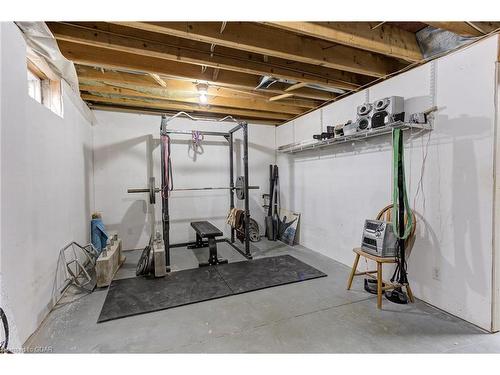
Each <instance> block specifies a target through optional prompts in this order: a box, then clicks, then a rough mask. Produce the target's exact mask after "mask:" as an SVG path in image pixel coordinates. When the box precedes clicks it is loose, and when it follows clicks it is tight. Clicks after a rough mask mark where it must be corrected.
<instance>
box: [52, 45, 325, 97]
mask: <svg viewBox="0 0 500 375" xmlns="http://www.w3.org/2000/svg"><path fill="white" fill-rule="evenodd" d="M58 45H59V49H60V50H61V53H62V54H63V55H64V56H65V57H66V58H68V59H69V60H71V61H73V62H75V63H78V64H81V65H87V66H96V67H103V68H108V69H127V70H132V71H139V72H145V73H156V74H160V75H166V76H171V77H181V78H188V79H191V80H197V81H206V82H213V81H212V70H213V69H212V68H208V69H205V70H204V71H203V70H202V69H201V68H200V67H199V66H196V65H192V64H185V63H180V62H174V61H168V60H162V59H157V58H154V57H147V56H140V55H136V54H131V53H124V52H120V53H117V52H116V51H112V50H109V49H106V48H99V47H91V46H85V45H82V44H78V43H72V42H66V41H62V40H61V41H58ZM213 83H215V84H217V85H223V86H229V87H238V88H243V89H246V90H254V89H255V87H257V85H258V84H259V77H258V76H254V75H250V74H245V73H239V72H233V71H227V70H223V71H221V72H219V74H218V77H217V81H216V82H213ZM287 87H288V85H285V84H281V83H276V84H274V85H273V89H271V90H266V91H268V92H272V93H275V94H282V93H284V90H285V89H286V88H287ZM294 94H295V95H296V96H299V97H304V98H309V99H317V100H331V99H333V98H335V94H333V93H329V92H326V91H320V90H314V89H310V88H302V89H299V90H296V91H295V92H294Z"/></svg>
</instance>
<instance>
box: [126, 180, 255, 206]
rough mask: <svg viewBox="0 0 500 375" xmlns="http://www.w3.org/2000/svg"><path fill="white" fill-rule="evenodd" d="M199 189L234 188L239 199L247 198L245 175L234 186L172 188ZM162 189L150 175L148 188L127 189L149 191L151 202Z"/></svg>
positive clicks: (253, 188) (134, 191)
mask: <svg viewBox="0 0 500 375" xmlns="http://www.w3.org/2000/svg"><path fill="white" fill-rule="evenodd" d="M259 188H260V187H259V186H249V187H248V189H249V190H255V189H259ZM197 190H234V191H235V192H236V197H237V198H238V199H245V176H238V177H237V178H236V184H235V186H233V187H226V186H221V187H210V186H209V187H193V188H177V189H172V190H171V191H197ZM160 191H161V189H160V188H157V187H155V178H154V177H150V179H149V184H148V187H147V188H129V189H127V193H129V194H136V193H149V202H150V203H151V204H155V202H156V196H155V194H156V193H159V192H160Z"/></svg>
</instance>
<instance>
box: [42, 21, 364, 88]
mask: <svg viewBox="0 0 500 375" xmlns="http://www.w3.org/2000/svg"><path fill="white" fill-rule="evenodd" d="M48 25H49V27H50V29H51V31H52V33H53V34H54V36H55V37H56V39H58V40H63V41H68V42H73V43H79V44H84V45H89V46H97V47H101V48H107V49H111V50H115V51H120V52H128V53H135V54H139V55H143V56H149V57H155V58H160V59H166V60H172V61H180V62H185V63H189V64H195V65H200V66H207V67H212V68H218V69H225V70H232V71H235V72H241V73H248V74H254V75H259V76H261V75H268V76H274V77H278V78H283V79H287V80H291V81H301V82H306V83H313V84H318V85H323V86H325V87H333V88H339V89H343V90H355V89H357V88H358V87H359V86H360V85H362V84H364V83H366V82H367V80H366V79H363V78H364V77H359V76H356V75H355V74H353V73H348V72H342V71H339V70H335V69H330V68H325V67H321V66H314V65H310V64H303V63H298V62H290V61H285V60H283V59H278V58H273V59H272V60H269V59H268V61H267V62H265V61H264V60H263V59H262V57H261V56H260V55H255V54H252V53H249V52H242V51H238V50H231V51H230V52H229V51H228V48H225V51H223V53H220V52H218V51H212V50H211V49H210V45H208V44H205V43H199V42H194V44H195V45H193V42H191V41H188V40H185V39H181V38H178V37H170V36H165V35H163V34H154V33H151V32H144V31H141V30H138V29H135V28H130V27H123V26H119V25H118V26H117V25H112V24H104V23H84V24H67V23H64V24H63V23H52V22H49V23H48ZM141 32H142V34H141ZM144 34H145V35H144ZM155 35H156V36H155ZM220 48H224V47H220ZM220 48H219V49H220Z"/></svg>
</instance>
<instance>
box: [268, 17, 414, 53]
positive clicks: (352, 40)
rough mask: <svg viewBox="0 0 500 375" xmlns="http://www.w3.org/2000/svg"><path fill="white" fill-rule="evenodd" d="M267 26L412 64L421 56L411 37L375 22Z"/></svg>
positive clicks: (289, 23)
mask: <svg viewBox="0 0 500 375" xmlns="http://www.w3.org/2000/svg"><path fill="white" fill-rule="evenodd" d="M264 23H265V24H267V25H270V26H273V27H276V28H280V29H282V30H287V31H291V32H294V33H298V34H303V35H308V36H311V37H314V38H319V39H323V40H328V41H330V42H334V43H339V44H343V45H346V46H351V47H356V48H360V49H363V50H366V51H371V52H376V53H380V54H383V55H386V56H391V57H397V58H400V59H404V60H407V61H411V62H415V61H419V60H421V59H422V52H421V51H420V48H419V46H418V43H417V39H416V38H415V34H414V33H410V32H408V31H405V30H403V29H400V28H398V27H395V26H391V25H388V24H383V25H380V26H379V27H377V28H373V27H374V26H375V25H376V23H375V22H372V23H370V22H264Z"/></svg>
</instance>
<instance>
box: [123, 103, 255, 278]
mask: <svg viewBox="0 0 500 375" xmlns="http://www.w3.org/2000/svg"><path fill="white" fill-rule="evenodd" d="M179 116H186V117H188V118H190V119H191V120H194V121H206V120H207V119H204V118H196V117H193V116H191V115H189V114H188V113H186V112H178V113H176V114H175V115H173V116H171V117H167V116H166V115H162V118H161V125H160V136H168V137H170V135H174V134H184V135H192V134H193V132H197V133H198V134H200V135H203V136H205V135H207V136H221V137H224V138H225V139H226V140H227V141H228V145H229V186H227V187H193V188H180V189H175V188H172V189H170V187H169V186H168V184H169V178H168V176H167V173H168V172H167V173H166V171H168V168H170V164H168V163H169V160H166V158H165V154H166V151H167V150H165V148H166V147H169V144H168V145H166V144H165V143H164V142H160V145H161V187H160V188H157V187H155V182H154V177H151V178H150V181H149V186H148V188H130V189H128V190H127V192H128V193H149V202H150V204H151V205H154V204H155V203H156V198H155V195H156V193H161V194H160V195H161V203H162V218H161V222H162V237H163V241H162V242H163V245H164V251H165V266H166V271H167V272H169V271H170V249H172V248H175V247H191V248H196V247H206V246H208V243H207V241H201V242H200V241H199V239H197V240H196V241H191V242H184V243H175V244H172V243H170V215H169V192H170V191H196V190H228V191H229V206H230V209H232V208H234V204H235V200H234V196H235V193H236V196H237V198H239V199H242V200H244V201H245V203H244V206H245V208H244V218H245V220H244V228H245V235H244V249H240V247H238V245H236V244H235V228H232V227H231V238H222V239H218V240H216V242H226V243H228V244H229V245H230V246H231V247H232V248H233V249H235V250H236V251H238V252H239V253H240V254H241V255H243V256H244V257H245V258H246V259H252V254H251V252H250V236H249V224H250V208H249V207H250V202H249V194H248V192H249V190H251V189H259V187H258V186H250V185H249V184H248V124H247V122H245V121H236V120H235V119H234V118H233V117H232V116H226V117H224V118H222V119H220V120H219V122H222V121H228V120H229V121H233V122H237V124H238V125H237V126H235V127H234V128H232V129H231V130H229V131H228V132H216V131H205V130H175V129H168V128H167V125H168V123H169V122H170V121H171V120H173V119H174V118H176V117H179ZM212 121H213V120H212ZM239 130H241V131H242V132H243V176H238V178H237V179H236V182H235V178H234V134H235V133H236V132H237V131H239ZM169 151H170V150H168V155H170V153H169ZM151 209H152V210H153V212H154V208H153V207H151ZM152 228H153V229H152V233H151V241H150V245H151V246H152V243H153V241H154V238H153V237H154V220H153V224H152Z"/></svg>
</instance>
